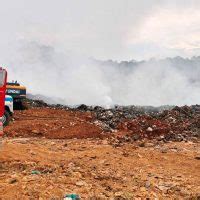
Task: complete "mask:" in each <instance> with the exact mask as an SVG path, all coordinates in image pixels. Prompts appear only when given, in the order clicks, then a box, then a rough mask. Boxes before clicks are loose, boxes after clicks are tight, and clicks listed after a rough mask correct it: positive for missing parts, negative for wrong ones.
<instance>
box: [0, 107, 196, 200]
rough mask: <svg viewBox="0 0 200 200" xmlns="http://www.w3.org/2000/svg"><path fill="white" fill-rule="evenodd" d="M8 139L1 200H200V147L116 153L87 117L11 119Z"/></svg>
mask: <svg viewBox="0 0 200 200" xmlns="http://www.w3.org/2000/svg"><path fill="white" fill-rule="evenodd" d="M5 132H6V134H7V136H8V137H6V138H5V139H4V142H3V147H2V150H1V154H0V160H1V163H0V197H1V199H40V200H42V199H63V196H64V195H65V194H67V193H77V194H79V195H80V196H81V197H82V199H89V198H90V197H99V198H100V199H112V198H114V197H115V199H135V198H142V197H151V198H156V197H158V198H161V199H171V198H178V199H183V198H193V199H197V198H199V197H200V192H199V191H200V160H199V159H200V145H199V143H193V142H179V143H175V142H170V143H163V142H157V141H154V140H153V141H146V142H143V145H141V144H140V145H138V143H131V144H129V143H124V144H123V145H122V146H120V147H116V146H115V145H111V144H110V140H109V139H107V138H105V135H104V136H103V135H102V130H101V128H99V127H98V126H96V125H95V124H94V123H93V117H92V115H91V114H90V113H89V112H88V113H80V112H72V111H64V110H54V109H48V108H45V109H32V110H28V111H22V112H16V113H15V121H14V122H12V123H11V124H10V125H9V126H8V127H7V128H6V129H5ZM13 137H17V138H13ZM20 137H23V138H20ZM99 137H100V138H101V139H99ZM50 138H67V139H50ZM74 138H82V139H74ZM88 138H89V139H88ZM34 170H36V171H34Z"/></svg>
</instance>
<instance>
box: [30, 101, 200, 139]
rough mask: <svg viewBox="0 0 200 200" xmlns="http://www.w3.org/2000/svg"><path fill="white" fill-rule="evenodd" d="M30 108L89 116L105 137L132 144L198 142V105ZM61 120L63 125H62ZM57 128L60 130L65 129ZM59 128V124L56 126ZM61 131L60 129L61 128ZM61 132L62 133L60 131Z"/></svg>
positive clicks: (42, 104)
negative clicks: (156, 141)
mask: <svg viewBox="0 0 200 200" xmlns="http://www.w3.org/2000/svg"><path fill="white" fill-rule="evenodd" d="M28 102H29V105H30V107H32V108H38V107H39V108H48V109H50V110H51V109H53V110H57V111H58V113H59V110H62V111H63V112H66V111H67V112H71V113H74V114H75V115H78V116H79V115H80V113H82V114H86V115H88V116H90V119H89V120H90V123H91V124H93V125H94V126H95V127H99V128H100V129H101V130H102V131H103V133H105V135H107V136H110V135H112V134H110V133H113V134H114V135H117V134H118V133H120V134H121V135H123V136H126V137H128V139H127V138H126V140H128V141H132V140H133V141H135V140H142V139H144V138H147V139H153V138H156V139H159V140H162V141H187V140H193V141H196V140H198V139H199V138H200V105H193V106H183V107H178V106H176V107H174V106H161V107H151V106H115V107H113V108H109V109H106V108H103V107H100V106H87V105H84V104H82V105H80V106H77V107H68V106H65V105H60V104H51V105H50V104H47V103H45V102H44V101H41V100H30V99H29V100H28ZM64 121H66V120H65V119H63V122H62V123H65V122H64ZM62 123H61V124H60V126H61V127H64V125H62ZM57 124H59V123H57ZM62 129H63V128H62ZM62 129H61V130H62Z"/></svg>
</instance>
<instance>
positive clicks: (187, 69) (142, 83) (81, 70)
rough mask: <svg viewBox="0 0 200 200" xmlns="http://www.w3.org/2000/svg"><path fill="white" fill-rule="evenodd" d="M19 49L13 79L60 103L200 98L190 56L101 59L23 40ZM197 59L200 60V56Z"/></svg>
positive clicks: (198, 71) (199, 75)
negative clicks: (163, 58) (137, 60)
mask: <svg viewBox="0 0 200 200" xmlns="http://www.w3.org/2000/svg"><path fill="white" fill-rule="evenodd" d="M14 53H15V54H14V55H12V56H11V58H10V63H9V65H8V72H9V80H12V79H13V80H18V81H19V82H21V83H22V84H24V85H25V86H26V87H27V90H28V92H29V93H32V94H42V95H44V96H47V97H51V98H52V99H53V100H54V101H57V103H61V104H67V105H77V104H82V103H84V104H88V105H103V106H111V105H114V104H119V105H153V106H159V105H166V104H168V105H184V104H198V103H200V92H199V91H200V67H199V65H198V64H196V65H195V66H190V64H188V63H190V62H185V63H181V64H180V62H179V61H180V58H179V59H178V58H177V59H178V60H177V59H176V61H177V63H175V64H174V60H175V59H173V60H170V59H165V60H160V61H156V60H151V61H148V62H140V63H137V62H135V63H134V62H132V63H128V62H127V63H124V64H122V63H121V64H120V63H117V62H112V61H107V62H101V61H96V60H94V59H88V58H85V57H83V56H80V55H75V54H73V53H71V52H59V51H58V50H57V49H55V48H53V47H51V46H46V45H43V44H40V43H37V42H28V43H26V42H24V43H23V42H22V44H21V46H20V48H19V49H18V52H17V53H16V52H14ZM197 60H198V59H197ZM182 61H183V60H182ZM186 61H187V60H186ZM197 62H198V63H199V64H200V59H199V60H198V61H197ZM176 64H178V65H177V66H176Z"/></svg>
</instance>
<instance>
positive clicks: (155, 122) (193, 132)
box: [118, 105, 200, 141]
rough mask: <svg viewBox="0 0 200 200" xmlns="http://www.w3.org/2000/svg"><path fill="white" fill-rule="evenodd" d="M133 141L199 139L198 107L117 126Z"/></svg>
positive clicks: (199, 110) (199, 112)
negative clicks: (143, 139) (156, 138)
mask: <svg viewBox="0 0 200 200" xmlns="http://www.w3.org/2000/svg"><path fill="white" fill-rule="evenodd" d="M118 129H119V130H120V131H123V132H124V131H125V132H127V135H129V136H132V138H133V139H134V140H137V139H142V138H149V139H152V138H155V137H159V139H160V140H163V141H169V140H170V141H187V140H195V141H196V140H197V139H199V138H200V106H199V105H196V106H190V107H189V106H184V107H175V108H173V109H172V110H165V111H163V112H161V113H159V114H158V115H157V116H155V115H154V116H151V115H143V116H140V117H138V118H136V119H133V120H126V121H123V122H121V123H120V124H119V126H118Z"/></svg>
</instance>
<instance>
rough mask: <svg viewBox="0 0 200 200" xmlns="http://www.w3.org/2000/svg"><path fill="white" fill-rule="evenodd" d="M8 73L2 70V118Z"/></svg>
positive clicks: (0, 94) (0, 71) (0, 81)
mask: <svg viewBox="0 0 200 200" xmlns="http://www.w3.org/2000/svg"><path fill="white" fill-rule="evenodd" d="M6 82H7V71H6V70H5V69H2V68H0V118H1V117H2V116H3V114H4V109H5V94H6Z"/></svg>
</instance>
